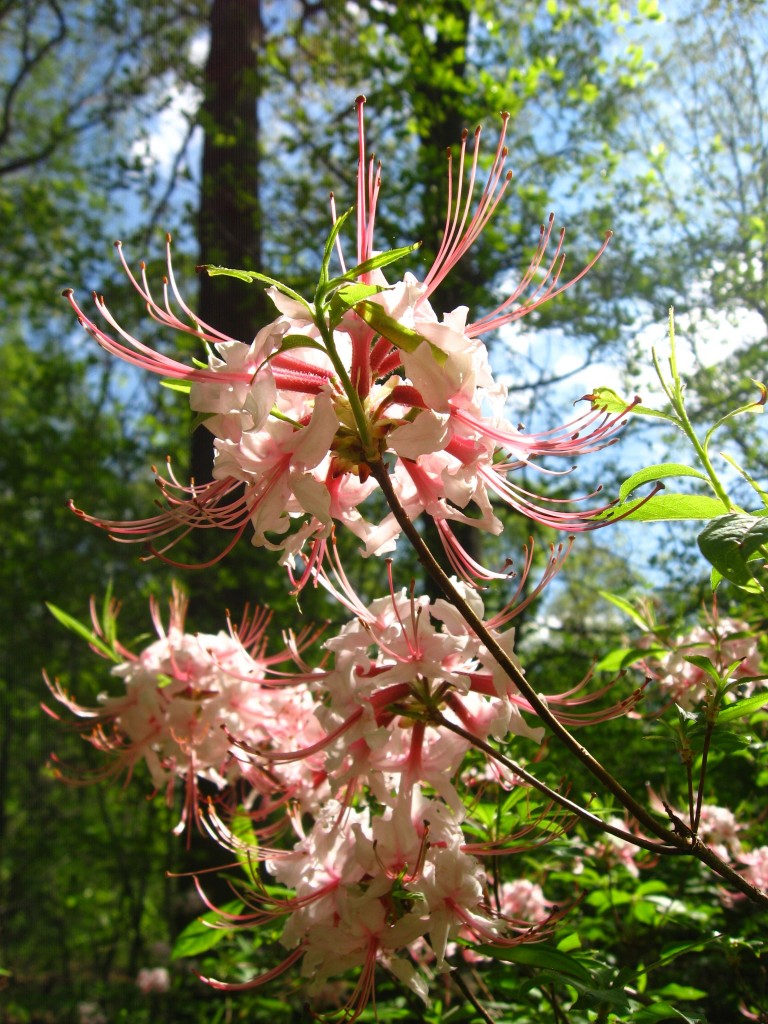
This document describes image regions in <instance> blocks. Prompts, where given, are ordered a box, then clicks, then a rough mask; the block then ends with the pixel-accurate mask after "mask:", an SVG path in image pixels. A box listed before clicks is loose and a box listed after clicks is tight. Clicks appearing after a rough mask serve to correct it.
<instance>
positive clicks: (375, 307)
mask: <svg viewBox="0 0 768 1024" xmlns="http://www.w3.org/2000/svg"><path fill="white" fill-rule="evenodd" d="M355 312H356V313H357V315H358V316H359V317H360V319H361V320H364V321H365V322H366V323H367V324H368V325H369V326H370V327H372V328H373V329H374V330H375V331H377V332H378V333H379V334H380V335H381V336H382V338H386V339H387V341H390V342H392V344H393V345H394V346H395V348H399V349H401V350H402V351H403V352H415V351H416V349H417V348H418V347H419V345H429V347H430V349H431V350H432V355H433V356H434V357H435V362H436V363H437V365H438V366H445V364H446V362H447V361H448V353H447V352H443V350H442V349H439V348H438V347H437V345H433V344H432V343H431V342H429V341H427V339H426V338H425V337H424V336H423V335H421V334H419V332H418V331H414V330H413V329H412V328H410V327H405V326H403V324H401V323H398V321H397V320H395V319H394V318H393V317H391V316H389V315H388V314H387V313H385V312H384V309H383V307H382V306H380V305H379V304H378V302H370V301H369V300H368V299H364V300H363V301H362V302H358V304H357V305H356V306H355Z"/></svg>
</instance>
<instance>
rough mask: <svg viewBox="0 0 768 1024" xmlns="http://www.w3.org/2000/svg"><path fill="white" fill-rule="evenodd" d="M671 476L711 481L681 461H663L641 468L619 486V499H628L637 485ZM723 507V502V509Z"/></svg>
mask: <svg viewBox="0 0 768 1024" xmlns="http://www.w3.org/2000/svg"><path fill="white" fill-rule="evenodd" d="M671 476H695V477H696V478H697V479H699V480H703V481H704V482H705V483H709V478H708V477H706V476H705V475H704V473H701V472H700V471H699V470H698V469H691V467H690V466H685V465H682V464H681V463H679V462H662V463H660V464H659V465H658V466H648V467H647V468H646V469H641V470H640V471H639V472H637V473H633V474H632V476H630V477H629V478H628V479H626V480H625V481H624V483H623V484H622V485H621V487H620V488H619V500H620V501H626V500H627V498H628V497H629V495H630V494H631V493H632V491H634V490H635V488H636V487H640V486H642V484H647V483H651V482H652V481H653V480H665V479H666V478H667V477H671ZM722 507H723V506H722V502H721V503H720V509H721V510H722Z"/></svg>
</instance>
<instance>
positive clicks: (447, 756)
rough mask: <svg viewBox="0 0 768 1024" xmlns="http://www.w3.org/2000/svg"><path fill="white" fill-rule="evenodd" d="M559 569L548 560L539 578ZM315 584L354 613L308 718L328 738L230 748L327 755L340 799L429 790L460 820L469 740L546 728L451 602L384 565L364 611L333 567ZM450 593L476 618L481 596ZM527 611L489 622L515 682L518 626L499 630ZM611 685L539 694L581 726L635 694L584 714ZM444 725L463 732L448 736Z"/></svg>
mask: <svg viewBox="0 0 768 1024" xmlns="http://www.w3.org/2000/svg"><path fill="white" fill-rule="evenodd" d="M559 565H560V559H559V558H558V557H557V555H555V554H553V559H552V564H551V566H550V570H549V574H548V573H545V578H550V577H551V574H553V573H554V572H555V571H556V570H557V568H559ZM321 580H322V581H323V583H324V584H325V586H326V587H328V588H329V589H330V590H331V591H332V593H333V594H334V596H335V597H336V598H337V599H338V600H339V601H340V602H341V603H343V604H345V605H346V606H347V607H348V608H349V609H350V610H351V611H352V612H353V613H354V615H355V618H354V619H353V620H352V621H351V622H349V623H348V624H347V625H345V626H343V627H342V629H341V630H340V632H339V633H338V634H337V635H336V636H333V637H329V638H328V639H326V641H325V643H324V647H325V649H326V651H328V652H329V653H330V655H331V660H329V661H328V662H327V663H326V666H325V670H324V674H323V676H322V680H321V681H320V686H321V688H322V693H323V694H324V695H325V696H324V699H323V700H322V701H321V702H318V706H317V709H316V716H317V718H318V720H319V721H320V722H321V723H322V725H323V726H324V727H325V735H324V736H323V738H321V739H320V740H318V741H317V742H315V743H313V744H311V745H308V746H306V747H304V748H302V747H301V745H300V744H299V743H293V744H291V745H290V746H288V747H287V748H286V749H283V750H281V749H279V748H278V747H277V745H276V743H275V742H270V744H269V745H268V747H267V746H266V745H262V746H261V747H259V746H255V747H254V746H252V745H251V744H249V743H247V742H242V743H237V745H238V746H239V747H241V748H242V750H243V753H244V755H246V756H249V757H252V758H253V759H254V763H259V762H260V761H263V762H266V763H275V764H281V763H290V762H295V761H299V760H302V759H304V758H309V757H316V756H317V754H318V753H319V752H320V751H324V753H325V756H326V760H325V765H324V770H325V772H326V774H327V777H328V783H329V785H330V786H331V788H332V790H333V791H334V792H336V793H340V792H342V791H343V790H345V789H346V791H347V793H348V796H349V794H352V793H354V792H355V791H356V790H358V789H359V788H360V787H361V786H364V787H366V788H367V789H368V790H369V791H370V792H372V793H373V794H374V795H375V797H376V799H377V800H379V801H380V802H382V803H388V802H389V801H390V800H391V799H393V797H394V795H395V794H396V793H399V794H400V796H401V798H403V799H409V797H408V794H410V793H411V792H412V791H413V790H414V787H418V786H421V785H422V784H428V785H429V786H430V787H432V789H433V790H434V791H435V792H436V793H438V794H439V796H440V797H441V798H442V799H443V800H444V801H445V803H446V804H447V805H449V806H450V807H451V808H452V810H453V811H454V813H457V814H458V813H461V809H462V806H463V805H462V799H461V797H460V796H459V793H458V791H457V789H456V787H455V785H454V782H455V779H456V777H457V775H458V773H459V771H460V769H461V767H462V763H463V761H464V758H465V756H466V754H467V753H468V751H469V750H470V749H471V747H472V737H477V738H478V739H479V740H487V739H490V738H494V739H496V740H500V741H503V742H504V743H505V744H508V743H509V741H510V739H511V737H513V736H518V737H524V738H526V739H529V740H532V741H534V742H535V743H540V742H541V740H542V738H543V735H544V729H543V728H542V727H541V726H540V725H539V724H538V723H537V720H536V713H535V711H534V709H533V707H532V706H531V704H530V703H529V701H528V700H527V699H526V698H525V697H524V696H523V695H522V694H521V693H520V692H519V690H518V688H517V686H516V684H515V682H514V681H513V680H512V679H511V678H510V677H509V676H508V675H507V674H506V673H505V672H503V671H502V670H501V668H500V667H499V665H498V663H497V662H496V660H495V659H494V658H493V657H492V656H491V654H490V652H489V651H488V650H487V649H486V647H485V645H484V644H483V643H482V642H481V641H480V639H479V638H478V637H477V636H475V634H474V633H473V632H472V631H471V629H470V628H469V627H468V626H467V624H466V623H465V621H464V619H463V618H462V617H461V615H460V614H459V612H458V611H457V610H456V609H455V608H454V607H453V606H452V605H451V604H449V603H448V602H447V601H445V600H444V599H442V598H438V599H436V600H434V601H431V600H430V599H429V598H428V597H425V596H421V597H419V596H416V595H415V593H413V592H408V591H406V590H404V589H403V590H400V591H396V590H395V588H394V584H393V581H392V573H391V565H390V566H389V581H390V592H389V594H388V595H387V596H385V597H381V598H376V599H374V600H372V601H371V602H370V603H369V604H364V603H363V602H362V601H361V599H360V598H359V597H358V596H357V595H356V593H355V592H354V590H353V588H352V587H351V585H350V584H349V581H348V580H347V578H346V577H345V576H344V575H343V567H342V566H341V565H340V564H338V563H337V575H336V584H334V583H332V582H331V580H330V578H328V577H327V576H325V575H321ZM521 585H522V584H521ZM454 586H455V587H456V588H457V590H458V591H459V592H460V594H461V595H462V597H463V598H464V600H466V601H467V602H468V603H469V604H470V605H471V607H472V609H473V611H474V612H475V613H476V615H477V616H478V617H479V618H481V619H482V618H483V617H484V608H483V603H482V599H481V598H480V596H479V594H478V593H477V592H476V591H475V590H474V589H473V588H471V587H469V586H468V585H466V584H462V583H461V582H459V581H454ZM525 604H527V601H523V602H521V603H520V605H515V604H514V602H513V603H512V604H510V605H508V606H507V607H505V608H503V609H502V610H501V611H500V612H498V613H497V614H496V615H494V616H491V617H490V618H489V619H488V620H487V623H486V624H487V626H488V628H489V630H490V631H491V634H492V635H493V637H494V639H495V640H496V642H497V643H498V644H499V645H500V646H501V647H502V649H503V650H504V651H505V652H506V654H507V656H508V657H509V658H510V659H511V660H512V662H513V663H514V664H515V665H517V667H518V671H519V672H520V674H521V675H522V674H523V669H522V667H521V666H520V665H519V662H518V661H517V658H516V655H515V653H514V630H513V629H504V628H503V627H504V626H506V625H507V624H508V623H509V622H510V620H511V619H513V618H514V615H515V614H516V613H517V611H519V610H520V607H521V606H524V605H525ZM586 682H587V680H585V681H584V683H586ZM609 689H610V687H606V688H602V689H599V690H598V691H596V692H582V691H583V690H584V685H583V684H582V685H579V686H577V687H575V688H573V689H571V690H568V691H566V692H563V693H558V692H556V691H555V692H552V693H547V694H540V697H541V698H542V699H543V700H545V701H546V703H547V705H548V707H549V708H550V710H551V711H552V713H553V714H554V715H555V717H557V718H558V719H559V720H560V721H561V722H563V723H564V724H566V725H568V726H570V727H578V726H581V725H588V724H592V723H595V722H599V721H605V720H608V719H611V718H614V717H617V716H619V715H623V714H625V713H626V712H627V711H628V710H630V709H631V708H632V707H634V705H635V704H636V703H637V701H638V699H639V698H640V692H639V691H634V692H633V693H632V694H630V695H629V696H628V697H627V698H625V699H624V700H622V701H619V702H617V703H613V704H610V705H609V706H607V707H604V706H603V707H598V708H597V709H593V708H591V707H589V705H591V704H593V703H598V704H599V703H600V702H601V699H602V698H603V697H604V696H605V694H606V693H607V692H608V690H609ZM446 722H447V723H452V724H455V725H457V726H460V727H461V728H462V729H463V730H465V733H466V734H468V735H466V734H465V735H458V734H457V733H456V732H454V731H451V730H450V729H449V728H446Z"/></svg>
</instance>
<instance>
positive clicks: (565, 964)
mask: <svg viewBox="0 0 768 1024" xmlns="http://www.w3.org/2000/svg"><path fill="white" fill-rule="evenodd" d="M472 948H473V949H474V950H475V951H476V952H477V953H482V954H483V955H484V956H490V957H493V958H494V960H505V961H507V962H509V963H513V964H525V965H526V966H527V967H538V968H540V969H541V970H547V971H556V972H557V973H558V974H564V975H566V976H567V977H570V978H575V979H576V980H578V981H581V982H582V983H583V984H585V985H589V984H591V983H592V975H591V974H590V972H589V971H588V970H587V969H586V967H585V966H584V965H583V964H582V963H580V961H578V960H576V959H575V958H574V957H572V956H568V955H567V954H566V953H563V952H562V951H561V950H559V949H557V948H556V947H555V946H551V945H549V944H547V943H543V942H537V943H535V944H531V945H523V946H513V947H512V948H511V949H510V948H509V947H501V946H473V947H472Z"/></svg>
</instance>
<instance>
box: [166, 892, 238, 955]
mask: <svg viewBox="0 0 768 1024" xmlns="http://www.w3.org/2000/svg"><path fill="white" fill-rule="evenodd" d="M242 909H243V903H242V902H241V901H240V900H232V901H231V902H230V903H225V904H224V905H223V906H222V907H221V908H220V910H221V911H223V913H225V914H239V913H240V912H241V911H242ZM225 920H226V918H224V917H223V916H222V914H221V913H219V911H216V910H210V911H209V912H208V913H207V914H203V916H202V917H198V918H197V920H195V921H192V923H191V924H188V925H187V927H186V928H185V929H184V931H183V932H182V933H181V935H179V937H178V938H177V939H176V942H175V943H174V946H173V951H172V953H171V959H172V960H180V959H182V957H185V956H198V955H199V954H200V953H205V952H206V950H209V949H212V948H213V947H214V946H215V945H217V944H218V943H219V942H221V940H222V939H223V938H224V936H225V935H227V934H229V935H231V934H232V932H231V930H230V929H228V928H222V927H216V925H220V924H222V922H224V921H225Z"/></svg>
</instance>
